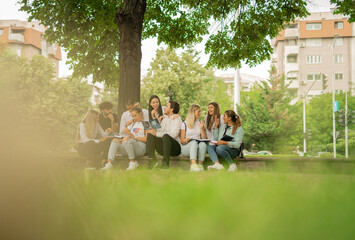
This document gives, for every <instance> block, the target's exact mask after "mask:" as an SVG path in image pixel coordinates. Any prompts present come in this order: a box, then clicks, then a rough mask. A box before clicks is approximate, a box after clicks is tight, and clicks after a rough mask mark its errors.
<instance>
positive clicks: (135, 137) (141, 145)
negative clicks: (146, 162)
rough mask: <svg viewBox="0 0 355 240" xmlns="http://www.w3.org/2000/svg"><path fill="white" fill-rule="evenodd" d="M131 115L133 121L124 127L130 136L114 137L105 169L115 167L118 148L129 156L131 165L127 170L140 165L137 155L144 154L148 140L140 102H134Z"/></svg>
mask: <svg viewBox="0 0 355 240" xmlns="http://www.w3.org/2000/svg"><path fill="white" fill-rule="evenodd" d="M131 115H132V118H133V123H132V124H131V125H129V126H128V127H126V128H125V129H123V131H124V132H126V133H127V134H128V137H124V138H123V139H118V138H114V139H113V140H112V142H111V146H110V150H109V153H108V158H107V159H108V162H107V163H106V165H105V167H104V168H102V169H103V170H107V169H110V168H112V167H113V165H112V162H113V160H114V159H115V155H116V152H117V150H119V151H120V152H121V153H122V154H123V155H125V156H128V159H129V161H130V162H129V166H128V168H127V170H134V169H136V168H137V167H138V163H137V161H136V160H135V158H136V157H140V156H144V154H145V150H146V142H147V131H146V130H145V129H144V125H143V123H142V121H144V119H143V111H142V108H141V107H140V105H139V103H136V104H134V106H133V107H132V109H131Z"/></svg>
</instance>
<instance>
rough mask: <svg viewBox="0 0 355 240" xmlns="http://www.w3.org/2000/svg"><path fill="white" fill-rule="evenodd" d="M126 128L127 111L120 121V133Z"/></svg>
mask: <svg viewBox="0 0 355 240" xmlns="http://www.w3.org/2000/svg"><path fill="white" fill-rule="evenodd" d="M125 128H126V114H125V112H124V113H123V114H122V116H121V121H120V133H121V132H122V131H123V129H125Z"/></svg>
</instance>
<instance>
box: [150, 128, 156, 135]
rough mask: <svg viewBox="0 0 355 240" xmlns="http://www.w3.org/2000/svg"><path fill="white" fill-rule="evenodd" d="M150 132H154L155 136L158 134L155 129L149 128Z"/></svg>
mask: <svg viewBox="0 0 355 240" xmlns="http://www.w3.org/2000/svg"><path fill="white" fill-rule="evenodd" d="M148 133H150V134H152V135H153V136H156V135H157V131H156V130H155V129H150V130H148Z"/></svg>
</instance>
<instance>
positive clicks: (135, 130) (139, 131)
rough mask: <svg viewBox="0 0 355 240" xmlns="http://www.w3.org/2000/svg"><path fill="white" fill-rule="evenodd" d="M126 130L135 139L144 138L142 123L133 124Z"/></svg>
mask: <svg viewBox="0 0 355 240" xmlns="http://www.w3.org/2000/svg"><path fill="white" fill-rule="evenodd" d="M128 129H129V131H130V132H131V133H132V134H133V135H134V136H135V137H145V134H144V126H143V123H142V122H134V123H132V124H131V125H129V126H128Z"/></svg>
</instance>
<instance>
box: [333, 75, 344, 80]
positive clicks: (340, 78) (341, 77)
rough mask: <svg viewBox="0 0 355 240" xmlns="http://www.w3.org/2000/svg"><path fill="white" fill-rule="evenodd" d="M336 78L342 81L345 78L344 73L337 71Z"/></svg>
mask: <svg viewBox="0 0 355 240" xmlns="http://www.w3.org/2000/svg"><path fill="white" fill-rule="evenodd" d="M334 78H335V80H336V81H341V80H343V74H342V73H335V74H334Z"/></svg>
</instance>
